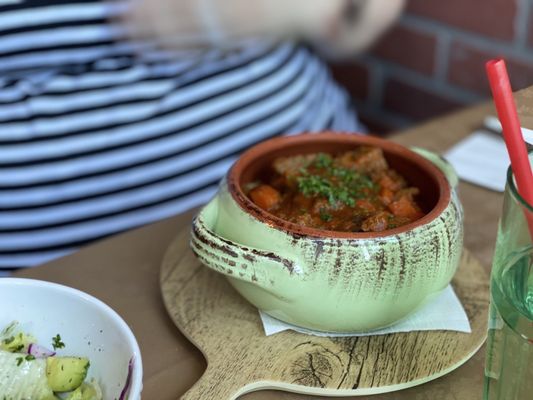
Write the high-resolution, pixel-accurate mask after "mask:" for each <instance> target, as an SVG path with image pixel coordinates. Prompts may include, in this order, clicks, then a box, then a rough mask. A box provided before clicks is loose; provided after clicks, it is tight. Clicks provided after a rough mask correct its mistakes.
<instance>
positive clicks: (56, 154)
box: [0, 0, 358, 269]
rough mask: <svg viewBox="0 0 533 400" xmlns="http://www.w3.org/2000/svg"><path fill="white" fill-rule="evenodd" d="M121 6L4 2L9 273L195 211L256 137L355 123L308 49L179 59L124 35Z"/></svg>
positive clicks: (0, 120)
mask: <svg viewBox="0 0 533 400" xmlns="http://www.w3.org/2000/svg"><path fill="white" fill-rule="evenodd" d="M120 12H121V9H120V7H119V6H118V5H117V4H111V3H108V2H100V1H94V0H93V1H83V0H77V1H76V0H75V1H65V0H51V1H35V0H26V1H23V0H22V1H17V0H0V269H10V268H18V267H26V266H33V265H37V264H40V263H42V262H45V261H48V260H51V259H54V258H56V257H60V256H63V255H65V254H68V253H70V252H72V251H74V250H75V249H77V248H79V247H80V246H82V245H84V244H86V243H89V242H91V241H94V240H95V239H98V238H102V237H105V236H108V235H112V234H115V233H117V232H120V231H124V230H126V229H131V228H133V227H136V226H140V225H143V224H147V223H150V222H153V221H156V220H159V219H163V218H166V217H169V216H172V215H175V214H178V213H181V212H183V211H185V210H187V209H189V208H192V207H194V206H197V205H199V204H201V203H203V202H205V201H207V200H208V199H209V198H210V197H211V196H212V195H213V193H214V192H215V191H216V187H217V183H218V181H219V180H220V178H221V176H222V175H223V174H224V173H225V171H226V170H227V169H228V167H229V166H230V165H231V164H232V163H233V162H234V161H235V159H236V157H237V156H238V155H239V154H240V153H241V152H242V151H243V150H245V149H246V148H248V147H249V146H252V145H253V144H255V143H257V142H259V141H262V140H265V139H267V138H270V137H273V136H275V135H280V134H293V133H297V132H302V131H320V130H325V129H333V130H342V131H356V130H357V128H358V126H357V120H356V117H355V115H354V113H353V111H352V110H351V108H350V104H349V101H348V98H347V96H346V94H345V93H344V92H343V91H342V90H341V89H339V88H338V87H337V86H336V84H335V83H334V82H333V81H332V78H331V76H330V74H329V72H328V70H327V69H326V68H325V66H324V65H323V64H322V63H321V62H320V61H319V60H318V59H317V58H316V57H315V56H314V55H313V54H312V52H311V51H310V50H309V49H308V48H306V47H302V46H298V45H296V44H294V43H282V44H279V43H278V44H274V43H270V42H268V41H257V40H256V41H254V42H243V43H242V45H240V46H239V47H238V48H236V49H234V50H231V51H221V50H217V49H212V50H209V51H203V52H188V53H186V54H185V53H181V54H178V55H176V54H169V53H168V52H163V51H160V50H157V49H156V48H155V47H154V46H152V45H151V44H150V43H144V42H131V41H128V40H127V39H126V38H125V34H124V31H123V30H122V28H121V26H120V25H118V24H116V23H113V22H110V20H111V18H112V17H114V16H116V15H117V14H118V13H120Z"/></svg>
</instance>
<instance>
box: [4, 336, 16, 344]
mask: <svg viewBox="0 0 533 400" xmlns="http://www.w3.org/2000/svg"><path fill="white" fill-rule="evenodd" d="M14 340H15V336H11V337H8V338H6V339H4V340H3V342H4V344H10V343H13V341H14Z"/></svg>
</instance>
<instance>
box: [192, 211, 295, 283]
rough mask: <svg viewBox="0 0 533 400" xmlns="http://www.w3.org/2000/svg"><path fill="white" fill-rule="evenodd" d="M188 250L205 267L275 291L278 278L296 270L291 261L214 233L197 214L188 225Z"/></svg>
mask: <svg viewBox="0 0 533 400" xmlns="http://www.w3.org/2000/svg"><path fill="white" fill-rule="evenodd" d="M191 249H192V251H193V252H194V253H195V254H196V256H197V257H198V259H199V260H200V261H201V262H202V263H203V264H205V265H207V266H208V267H210V268H212V269H214V270H215V271H217V272H220V273H222V274H224V275H227V276H229V277H231V278H235V279H239V280H242V281H246V282H249V283H252V284H254V285H257V286H260V287H262V288H263V289H265V290H267V291H269V292H275V285H276V282H279V281H280V277H282V276H283V277H285V278H286V276H287V275H289V276H290V275H294V274H297V273H298V272H299V271H300V268H298V267H297V265H296V263H295V262H294V261H293V260H290V259H288V258H285V257H282V256H280V255H278V254H276V253H274V252H271V251H268V250H261V249H257V248H253V247H248V246H243V245H241V244H239V243H236V242H233V241H231V240H228V239H225V238H223V237H221V236H219V235H217V234H216V233H214V232H213V231H212V230H211V229H210V228H209V227H208V226H207V224H206V223H205V220H204V219H203V218H202V213H200V214H199V215H198V216H197V217H196V218H195V219H194V220H193V224H192V232H191Z"/></svg>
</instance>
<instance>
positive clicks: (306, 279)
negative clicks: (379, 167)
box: [191, 135, 463, 332]
mask: <svg viewBox="0 0 533 400" xmlns="http://www.w3.org/2000/svg"><path fill="white" fill-rule="evenodd" d="M318 136H322V135H318ZM330 136H335V135H330ZM338 136H343V135H338ZM344 136H345V135H344ZM334 139H335V138H332V140H334ZM344 139H345V138H344ZM365 140H366V139H365ZM372 141H373V142H375V143H376V144H377V145H379V144H381V142H385V141H383V140H379V139H378V140H377V142H376V140H375V139H372ZM388 143H390V142H387V145H386V146H388V145H389V144H388ZM397 146H398V145H394V147H395V148H396V147H397ZM417 151H418V152H419V153H420V154H422V155H423V156H424V157H427V158H430V159H431V160H432V161H433V162H434V163H435V164H437V165H439V166H440V167H441V168H443V169H444V172H445V173H446V176H447V177H448V179H449V180H450V182H452V184H453V185H456V183H457V177H456V176H455V174H454V172H453V170H452V169H451V167H450V166H449V165H448V164H447V163H446V162H445V161H444V160H442V159H441V158H439V157H438V156H437V155H435V154H432V153H429V152H427V151H423V150H417ZM407 154H409V155H410V156H411V157H415V156H414V155H413V154H412V153H411V152H408V153H407ZM416 157H418V156H416ZM439 174H441V173H440V172H439ZM441 175H442V176H444V175H443V174H441ZM229 176H231V172H230V174H229ZM441 184H442V183H441ZM445 184H446V185H448V186H447V188H446V190H444V191H442V193H448V194H449V195H448V197H447V198H445V200H446V201H445V202H442V201H441V202H440V203H439V204H440V208H438V207H436V206H435V207H434V209H433V210H431V212H429V213H428V215H426V217H424V218H423V219H422V221H421V222H420V223H418V224H413V226H407V227H400V228H397V229H394V230H389V231H385V232H381V233H377V234H376V233H371V234H368V233H346V232H344V233H339V232H329V231H318V230H311V232H309V231H305V230H302V229H298V228H297V227H289V226H287V225H281V224H279V223H278V222H277V221H276V219H275V218H270V219H266V220H265V219H264V218H261V217H258V216H257V213H254V212H250V209H249V208H247V207H243V206H242V204H239V201H237V200H236V195H235V190H233V192H232V189H231V186H230V185H228V178H227V177H226V179H224V180H223V181H222V183H221V186H220V189H219V192H218V194H217V195H216V197H215V198H214V199H213V200H212V201H211V202H210V203H209V204H208V205H206V206H205V207H204V208H203V209H202V211H201V212H200V214H199V215H198V216H197V218H195V220H194V222H193V233H192V239H191V246H192V249H193V251H194V252H195V254H196V255H197V256H198V258H199V259H200V260H201V261H202V262H203V263H204V264H205V265H207V266H208V267H210V268H212V269H214V270H216V271H218V272H220V273H223V274H225V275H227V277H228V279H229V282H230V283H231V284H232V285H233V286H234V287H235V289H236V290H237V291H238V292H239V293H241V295H243V296H244V297H245V298H246V299H247V300H248V301H250V302H251V303H252V304H254V305H255V306H257V307H258V308H259V309H261V310H263V311H265V312H266V313H268V314H270V315H272V316H273V317H275V318H278V319H280V320H282V321H286V322H289V323H292V324H295V325H299V326H303V327H306V328H310V329H316V330H322V331H336V332H356V331H369V330H373V329H378V328H381V327H384V326H387V325H390V324H393V323H395V322H397V321H398V320H400V319H402V318H404V317H406V316H407V315H408V314H410V313H411V312H413V311H414V310H416V309H417V308H419V307H420V306H422V305H423V304H424V303H425V302H427V301H428V300H429V299H431V298H432V297H434V296H436V295H438V294H439V293H440V291H441V290H442V289H444V288H445V287H446V286H447V285H448V283H449V282H450V281H451V279H452V277H453V274H454V273H455V270H456V268H457V266H458V263H459V258H460V255H461V251H462V245H463V244H462V242H463V214H462V207H461V204H460V202H459V200H458V198H457V194H456V191H455V188H454V187H452V185H449V184H448V183H447V181H445ZM442 193H441V198H440V200H442ZM435 210H437V211H438V212H434V211H435ZM291 225H293V224H291ZM316 231H318V232H316Z"/></svg>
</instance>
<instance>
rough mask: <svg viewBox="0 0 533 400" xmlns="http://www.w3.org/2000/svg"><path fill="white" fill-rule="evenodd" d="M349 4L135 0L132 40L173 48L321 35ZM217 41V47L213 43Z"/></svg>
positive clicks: (334, 0)
mask: <svg viewBox="0 0 533 400" xmlns="http://www.w3.org/2000/svg"><path fill="white" fill-rule="evenodd" d="M345 2H346V1H345V0H133V2H132V3H131V12H130V13H129V14H128V22H129V23H130V24H129V25H130V27H131V28H132V30H131V31H132V33H133V35H134V36H137V37H139V36H141V37H152V38H154V37H155V38H159V39H163V41H164V42H165V43H166V45H170V46H171V47H178V48H179V47H188V46H190V45H192V46H202V45H212V44H221V43H231V42H234V41H236V40H237V39H242V38H246V37H253V36H271V37H274V38H276V39H281V38H292V37H298V38H302V37H306V38H309V37H322V36H325V35H326V32H328V31H329V30H330V28H331V26H332V25H333V24H334V23H335V20H336V19H337V18H338V17H339V15H340V12H341V10H342V8H343V5H344V3H345ZM213 42H217V43H213Z"/></svg>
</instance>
